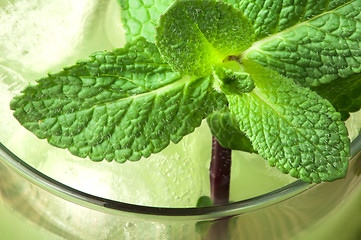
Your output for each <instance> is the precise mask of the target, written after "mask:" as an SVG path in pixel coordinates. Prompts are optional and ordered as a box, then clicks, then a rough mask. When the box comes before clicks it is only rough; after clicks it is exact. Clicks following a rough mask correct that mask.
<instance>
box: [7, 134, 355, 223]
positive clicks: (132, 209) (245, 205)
mask: <svg viewBox="0 0 361 240" xmlns="http://www.w3.org/2000/svg"><path fill="white" fill-rule="evenodd" d="M360 150H361V134H359V135H358V136H357V137H356V138H355V139H354V140H353V141H352V142H351V158H350V163H351V160H352V159H353V158H354V157H355V156H356V154H357V153H358V152H359V151H360ZM0 157H2V158H3V159H4V163H5V165H6V166H8V167H10V168H11V169H13V170H15V171H16V172H17V173H19V174H20V175H22V176H23V177H24V178H26V179H27V180H29V181H30V182H32V183H33V184H35V185H36V186H37V187H39V188H41V189H43V190H45V191H48V192H50V194H53V195H56V196H57V197H61V198H62V199H64V200H65V201H70V202H73V203H75V204H78V205H80V206H83V207H88V208H91V209H93V210H98V211H101V212H107V213H111V214H119V213H121V214H131V215H132V216H134V215H139V216H142V217H144V216H147V217H153V218H157V219H161V218H166V219H167V220H169V219H170V218H172V219H181V218H182V219H185V218H186V219H190V218H191V219H194V218H196V219H200V218H201V219H215V218H220V217H228V216H234V215H239V214H243V213H245V212H250V211H253V210H257V209H260V208H263V207H267V206H269V205H273V204H274V203H277V202H281V201H283V200H286V199H288V198H291V197H293V196H296V195H298V194H300V193H301V192H303V191H305V190H307V189H309V188H311V187H313V186H315V185H317V184H309V183H305V182H303V181H302V180H300V179H298V180H295V182H292V183H290V184H288V185H286V186H283V187H281V188H278V189H276V190H273V191H270V192H267V193H265V194H261V195H258V196H256V197H252V198H249V199H244V200H240V201H236V202H232V203H228V204H225V205H218V206H211V207H201V208H197V207H186V208H171V207H155V206H143V205H137V204H131V203H125V202H120V201H116V200H111V199H107V198H103V197H99V196H95V195H92V194H88V193H85V192H82V191H80V190H78V189H75V188H72V187H70V186H68V185H65V184H63V183H61V182H59V181H57V180H55V179H53V178H51V177H49V176H47V175H46V174H44V173H42V172H40V171H38V170H37V169H35V168H33V167H32V166H30V165H29V164H27V163H26V162H25V161H23V160H22V159H20V158H19V157H18V156H17V155H16V154H14V153H13V152H12V151H10V150H9V149H8V148H7V147H6V146H5V145H4V144H2V143H1V142H0Z"/></svg>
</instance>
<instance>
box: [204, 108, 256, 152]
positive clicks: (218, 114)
mask: <svg viewBox="0 0 361 240" xmlns="http://www.w3.org/2000/svg"><path fill="white" fill-rule="evenodd" d="M207 123H208V126H209V129H210V130H211V133H212V135H213V136H215V137H216V138H217V140H218V142H219V143H220V144H221V145H222V147H224V148H228V149H232V150H240V151H245V152H249V153H256V151H255V150H254V149H253V147H252V143H251V141H250V140H249V139H248V137H247V136H246V135H245V134H244V133H243V132H241V130H240V129H239V124H238V122H237V120H236V118H235V117H234V116H233V114H232V113H230V112H229V111H228V110H220V111H215V112H213V113H212V114H211V115H209V116H208V117H207Z"/></svg>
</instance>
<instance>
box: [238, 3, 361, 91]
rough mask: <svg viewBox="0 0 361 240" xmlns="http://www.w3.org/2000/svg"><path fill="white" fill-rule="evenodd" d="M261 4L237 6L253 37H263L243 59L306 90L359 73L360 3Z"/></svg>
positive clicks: (360, 65) (360, 46) (360, 67)
mask: <svg viewBox="0 0 361 240" xmlns="http://www.w3.org/2000/svg"><path fill="white" fill-rule="evenodd" d="M260 2H261V4H257V5H256V4H251V1H244V2H243V3H242V4H241V5H242V6H241V9H243V10H244V11H245V15H247V16H248V17H249V18H250V20H251V22H252V23H253V25H254V28H255V29H256V30H255V31H256V34H257V38H258V39H259V38H261V37H264V38H262V39H260V40H259V41H258V42H255V43H254V44H253V46H252V47H251V48H250V49H248V50H247V51H245V52H244V53H243V54H242V57H243V58H248V59H251V60H254V61H256V62H258V63H260V64H262V65H264V66H268V67H270V68H272V69H274V70H276V71H278V72H279V73H281V74H282V75H284V76H286V77H289V78H292V79H295V80H297V81H298V82H300V83H301V84H303V85H306V86H318V85H320V84H322V83H328V82H331V81H333V80H335V79H338V78H340V77H341V78H347V77H348V76H350V75H352V74H354V73H359V72H360V71H361V51H360V49H361V41H360V39H361V27H360V24H361V14H360V12H361V1H359V0H357V1H355V0H353V1H351V0H348V1H346V0H342V1H336V0H330V1H312V2H307V1H306V2H302V3H303V4H297V5H295V6H293V4H294V3H293V2H292V3H291V2H289V3H283V5H284V6H283V5H282V6H281V5H280V4H279V1H260ZM247 3H248V4H247ZM262 3H263V4H262Z"/></svg>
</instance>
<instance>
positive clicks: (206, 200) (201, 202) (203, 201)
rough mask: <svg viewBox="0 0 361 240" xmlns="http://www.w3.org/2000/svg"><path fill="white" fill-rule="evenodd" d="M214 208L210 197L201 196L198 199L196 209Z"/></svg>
mask: <svg viewBox="0 0 361 240" xmlns="http://www.w3.org/2000/svg"><path fill="white" fill-rule="evenodd" d="M211 206H213V202H212V199H211V198H210V197H208V196H201V197H200V198H198V201H197V205H196V207H197V208H199V207H211Z"/></svg>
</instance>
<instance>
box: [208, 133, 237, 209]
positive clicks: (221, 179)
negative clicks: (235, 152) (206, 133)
mask: <svg viewBox="0 0 361 240" xmlns="http://www.w3.org/2000/svg"><path fill="white" fill-rule="evenodd" d="M231 156H232V150H231V149H228V148H224V147H222V146H221V145H220V144H219V142H218V140H217V139H216V138H215V137H214V136H213V137H212V160H211V166H210V168H209V177H210V181H211V199H212V200H213V204H214V205H221V204H226V203H228V201H229V185H230V179H231V163H232V160H231V159H232V158H231Z"/></svg>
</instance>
